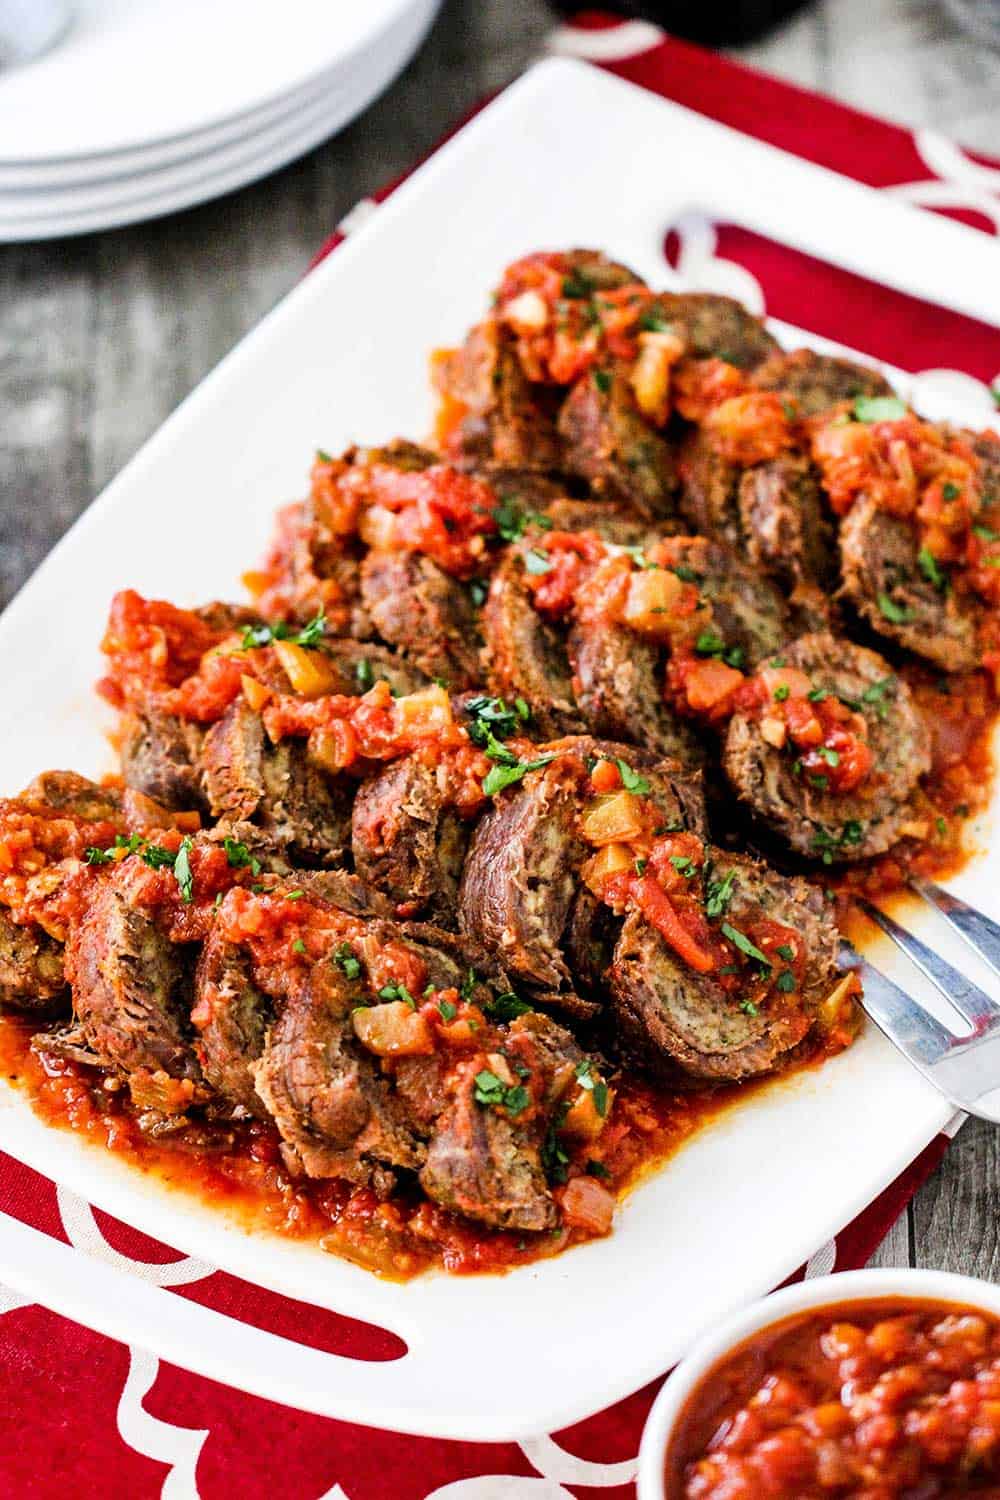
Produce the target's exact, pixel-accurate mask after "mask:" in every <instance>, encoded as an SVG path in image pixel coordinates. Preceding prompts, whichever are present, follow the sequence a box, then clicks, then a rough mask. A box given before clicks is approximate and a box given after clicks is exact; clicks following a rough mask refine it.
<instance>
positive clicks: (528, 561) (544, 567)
mask: <svg viewBox="0 0 1000 1500" xmlns="http://www.w3.org/2000/svg"><path fill="white" fill-rule="evenodd" d="M524 566H525V569H526V570H527V572H529V573H530V574H531V575H532V576H533V577H534V578H539V577H541V575H542V574H543V573H548V572H549V571H550V570H551V569H552V567H553V562H552V559H551V557H550V556H549V554H548V553H547V552H546V551H545V548H544V547H529V548H528V550H527V552H526V553H525V554H524Z"/></svg>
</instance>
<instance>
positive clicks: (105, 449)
mask: <svg viewBox="0 0 1000 1500" xmlns="http://www.w3.org/2000/svg"><path fill="white" fill-rule="evenodd" d="M984 3H985V0H984ZM551 25H552V18H551V14H550V12H549V11H548V10H547V8H546V6H545V4H544V3H543V0H445V4H444V6H443V8H442V11H441V15H440V17H439V19H438V22H437V24H436V26H435V27H434V30H433V32H432V34H431V36H430V38H429V40H428V42H427V45H426V46H425V48H424V49H423V51H422V52H421V54H420V55H419V57H418V58H417V59H416V60H415V61H414V62H413V63H412V64H411V66H410V67H409V68H408V69H407V71H406V73H405V74H404V75H403V77H402V78H401V79H399V80H398V82H397V83H396V84H395V85H394V86H393V88H392V89H390V91H389V92H388V93H387V94H386V95H385V96H384V97H383V98H382V99H380V100H379V101H378V102H377V103H376V104H375V105H374V106H372V108H371V109H369V110H368V111H367V113H366V114H365V115H364V116H363V117H362V118H361V119H360V120H358V121H357V122H356V123H355V124H354V125H353V126H351V127H350V128H349V129H348V130H346V131H344V132H343V134H342V135H340V136H339V137H338V138H337V139H335V140H333V141H330V142H328V143H327V144H326V145H324V146H321V147H320V148H319V149H317V150H315V151H313V152H312V153H311V154H310V155H309V156H307V157H305V158H304V159H303V160H301V161H299V162H297V163H295V164H294V165H292V166H290V167H288V168H286V169H285V170H284V171H282V172H279V173H276V174H275V175H273V176H272V177H269V178H268V179H266V180H265V181H264V182H261V183H258V184H256V185H255V186H252V187H249V188H246V189H244V190H243V191H242V192H239V193H234V194H231V195H229V196H228V197H226V198H223V199H221V200H219V201H218V202H216V203H212V204H208V205H206V206H204V207H201V208H197V209H192V210H189V211H188V212H185V213H182V214H178V215H175V216H173V217H171V218H167V219H161V220H158V221H156V222H154V223H151V224H147V225H142V226H139V227H136V228H132V229H126V230H120V231H116V232H113V233H108V234H99V235H91V236H87V237H85V238H80V239H71V240H64V241H56V242H50V243H45V244H36V245H18V246H0V411H2V414H3V416H2V428H0V484H2V491H0V493H2V500H0V606H2V605H3V604H5V603H6V602H7V600H8V599H9V598H10V597H11V595H12V594H13V593H14V592H15V590H16V589H17V588H18V587H19V585H20V584H21V583H22V582H23V581H24V579H25V578H27V576H28V575H29V574H30V573H31V572H32V570H33V569H34V568H35V567H36V566H37V564H38V563H39V562H40V560H41V559H42V557H44V555H45V553H46V552H47V551H48V550H49V548H50V547H51V546H52V545H53V543H54V542H55V541H56V540H57V539H58V538H59V537H60V536H61V535H62V533H63V532H64V531H65V530H66V528H67V526H69V524H70V523H71V522H72V521H73V520H74V518H75V517H76V516H77V515H78V514H79V513H80V511H81V510H82V509H83V508H84V506H86V505H87V503H88V502H89V501H90V500H91V499H92V498H93V496H94V495H95V494H97V493H98V491H99V490H100V489H101V488H102V486H103V485H104V484H105V483H106V482H107V481H108V480H109V479H110V478H111V477H112V476H113V475H114V474H115V473H117V471H118V470H119V469H120V468H121V467H122V466H123V464H124V463H125V462H126V461H127V460H128V459H129V458H130V457H131V455H132V454H133V453H134V452H135V451H136V449H137V448H138V447H139V446H140V444H141V443H142V442H143V440H144V439H145V438H146V437H148V436H149V434H150V433H151V432H153V431H154V430H155V428H156V427H157V426H158V425H159V424H160V422H161V421H162V420H163V418H164V417H166V416H167V414H168V413H169V412H170V411H171V410H172V409H173V408H174V407H175V406H176V405H177V403H178V402H179V401H180V400H181V398H182V397H183V396H185V395H186V394H187V392H188V391H189V390H191V388H192V387H193V386H194V385H196V384H197V382H198V381H199V380H200V379H201V377H202V376H203V375H204V374H205V373H206V372H207V371H208V370H209V369H211V367H212V366H213V365H214V364H215V363H216V362H217V361H218V360H219V359H220V357H221V356H222V355H223V354H225V353H226V351H227V350H228V349H230V348H231V347H232V345H233V344H235V343H236V342H237V340H238V339H239V338H240V337H241V335H242V334H243V333H244V332H246V330H247V329H249V328H250V327H252V326H253V324H254V323H256V322H257V321H258V319H259V318H260V317H261V316H262V314H263V313H265V312H266V311H267V310H268V309H269V308H270V307H272V306H273V305H274V304H275V302H277V301H278V299H279V298H280V297H281V296H282V294H283V293H284V292H285V291H287V290H288V288H289V287H291V286H292V285H293V284H294V283H295V281H296V280H297V279H298V278H299V277H300V276H302V275H303V274H304V272H305V270H306V268H307V266H308V264H309V261H310V258H311V257H312V255H313V254H314V252H315V250H316V249H317V247H318V246H319V244H320V243H321V242H322V241H323V239H324V238H325V236H326V235H327V234H328V233H329V231H330V230H331V228H332V227H333V226H334V225H336V224H337V223H338V222H339V220H340V219H341V218H342V217H343V216H344V215H345V214H346V213H347V212H348V211H349V209H350V208H351V207H352V206H353V205H354V204H355V203H356V202H357V201H358V200H359V199H361V198H363V197H364V195H365V193H366V192H368V191H369V190H370V189H371V188H373V187H375V186H377V185H378V184H380V183H382V182H384V181H386V180H387V179H388V178H391V177H392V176H394V175H395V174H396V173H398V172H401V171H403V170H404V169H405V168H406V167H407V166H409V165H410V164H411V163H412V162H413V161H414V160H415V159H416V158H417V157H418V156H420V154H421V153H423V152H425V151H426V150H428V149H429V148H430V147H431V146H432V145H433V144H434V142H435V141H436V140H437V139H438V137H439V136H440V135H441V134H442V132H443V131H444V130H445V129H447V127H448V126H449V125H450V124H451V123H453V122H454V120H455V119H456V118H457V117H458V116H460V115H461V114H462V113H463V111H465V110H467V109H468V108H470V107H471V106H472V105H473V104H474V103H475V101H476V100H477V99H480V98H481V97H482V96H483V94H484V93H487V92H488V91H490V90H492V89H495V88H498V87H500V86H502V85H503V84H504V83H505V82H507V81H508V80H509V79H510V78H512V77H513V76H514V75H515V74H517V73H518V72H519V71H520V70H521V69H522V68H523V67H524V66H525V65H526V64H527V63H529V62H530V61H532V60H533V59H534V58H536V57H537V56H539V55H540V54H541V52H542V50H543V47H544V43H545V38H546V35H547V33H548V32H549V30H550V29H551ZM739 55H741V56H743V57H744V58H745V59H746V60H747V61H749V62H752V63H754V64H755V65H757V66H760V67H763V68H765V69H768V70H770V71H772V72H774V73H777V74H780V75H782V76H784V77H788V78H790V79H793V80H795V81H797V82H801V83H803V84H805V85H807V86H809V87H813V88H819V89H822V90H824V91H826V92H828V93H831V94H834V95H836V96H838V97H840V98H843V99H845V100H847V101H849V102H850V103H853V104H857V105H859V106H860V107H862V108H866V109H870V110H873V111H875V112H877V113H882V114H884V115H889V116H891V117H893V118H896V119H898V120H900V121H901V122H902V123H905V124H909V125H918V124H928V125H932V126H934V127H935V128H937V129H940V130H943V131H947V132H950V133H952V134H954V135H956V136H957V137H959V139H962V140H964V141H965V142H966V143H967V144H969V145H972V146H979V147H981V148H982V149H984V150H989V149H992V150H993V151H996V149H997V141H998V140H1000V55H997V54H994V53H991V52H988V51H985V50H984V49H983V48H982V47H981V46H979V45H977V44H976V43H975V42H974V41H972V40H970V39H969V38H967V37H965V36H964V35H963V34H962V33H961V32H960V31H959V30H958V28H957V27H956V26H955V24H954V23H953V22H952V21H951V20H950V19H949V16H948V12H947V11H946V9H945V8H944V7H943V6H942V5H939V4H936V3H931V0H821V3H818V4H816V5H814V6H813V7H812V8H811V9H810V10H808V11H807V12H805V13H804V14H802V15H801V16H799V17H798V18H796V19H795V20H794V21H793V22H792V23H791V24H790V25H788V26H786V27H784V28H783V29H782V30H781V31H779V32H778V33H777V34H776V35H774V36H772V37H770V38H768V39H766V40H765V41H763V42H761V43H758V44H756V45H755V46H752V47H749V48H745V49H743V50H742V52H741V53H740V54H739ZM64 624H65V622H63V621H61V620H60V617H59V611H58V609H57V608H55V609H54V610H53V629H60V628H63V627H64ZM998 1150H1000V1138H998V1136H997V1134H996V1132H995V1131H994V1130H992V1129H990V1128H989V1127H987V1126H985V1125H979V1124H971V1125H968V1126H967V1127H966V1128H965V1129H964V1130H963V1131H962V1133H961V1135H960V1136H959V1138H958V1140H957V1141H956V1143H955V1145H954V1146H953V1148H952V1150H951V1151H950V1152H949V1154H948V1156H947V1158H946V1161H945V1163H944V1165H943V1167H942V1168H941V1170H940V1171H939V1172H938V1173H937V1174H936V1175H935V1177H934V1178H933V1180H932V1181H931V1182H930V1183H928V1185H927V1186H926V1187H925V1188H924V1190H923V1191H922V1192H921V1193H920V1194H919V1195H918V1197H917V1199H916V1200H915V1202H914V1203H913V1205H912V1206H911V1208H910V1210H909V1212H908V1214H907V1215H906V1216H905V1217H904V1218H903V1219H902V1220H901V1221H900V1223H899V1224H897V1225H896V1227H895V1228H894V1230H893V1231H892V1233H891V1234H890V1235H889V1237H888V1239H887V1240H886V1242H885V1244H884V1245H883V1246H882V1248H881V1250H880V1251H879V1253H878V1255H877V1256H876V1258H875V1259H876V1263H879V1264H889V1265H898V1264H907V1263H912V1264H917V1265H927V1266H939V1267H942V1268H944V1269H949V1270H957V1271H964V1272H971V1273H973V1274H975V1275H979V1276H986V1277H989V1278H991V1279H1000V1243H998V1227H997V1226H998V1207H1000V1193H998Z"/></svg>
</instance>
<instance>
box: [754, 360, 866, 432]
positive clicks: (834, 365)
mask: <svg viewBox="0 0 1000 1500" xmlns="http://www.w3.org/2000/svg"><path fill="white" fill-rule="evenodd" d="M753 383H754V385H755V386H756V387H757V389H758V390H762V391H780V392H781V393H782V394H783V395H784V396H786V397H787V398H788V400H789V401H791V402H792V404H793V405H794V407H795V409H796V413H797V414H798V415H799V416H801V417H813V416H815V415H816V414H817V413H818V412H821V411H825V410H826V409H827V407H830V406H836V405H837V403H838V402H839V401H853V400H855V399H856V397H858V396H891V395H892V394H893V389H892V386H891V385H890V384H889V382H888V381H887V380H886V378H885V376H884V375H880V374H879V372H878V370H873V369H872V368H871V366H870V365H858V364H855V363H854V362H853V361H852V360H849V359H838V358H835V357H834V356H833V355H831V354H816V353H814V351H813V350H812V349H793V350H792V352H791V353H790V354H786V353H785V352H784V350H779V351H778V352H776V353H774V354H772V355H770V356H769V358H767V359H766V360H765V361H764V363H763V364H762V365H758V367H757V368H756V370H755V371H754V375H753Z"/></svg>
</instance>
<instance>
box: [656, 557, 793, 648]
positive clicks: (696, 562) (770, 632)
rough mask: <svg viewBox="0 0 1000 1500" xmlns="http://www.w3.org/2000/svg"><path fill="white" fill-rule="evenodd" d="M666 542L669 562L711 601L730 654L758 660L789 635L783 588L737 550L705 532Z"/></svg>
mask: <svg viewBox="0 0 1000 1500" xmlns="http://www.w3.org/2000/svg"><path fill="white" fill-rule="evenodd" d="M664 548H665V550H664V552H663V553H662V556H663V557H664V559H665V560H666V559H669V560H668V561H667V562H666V565H667V566H668V567H672V568H674V569H676V570H679V571H680V575H681V577H683V578H686V579H687V578H690V581H691V582H693V583H695V584H697V587H698V591H699V594H700V596H701V598H702V599H703V600H704V601H705V602H706V603H707V604H709V605H710V606H711V610H712V630H711V634H713V635H714V636H716V637H717V638H718V639H719V640H720V641H721V642H722V643H723V645H724V647H725V650H726V652H727V653H728V659H730V660H735V661H737V662H739V663H740V664H745V663H750V664H751V665H754V664H755V663H757V662H759V661H763V659H764V658H765V657H766V656H770V655H772V654H773V653H774V652H775V651H776V650H777V649H778V648H779V646H781V645H782V644H783V643H784V642H785V641H786V640H787V639H788V636H789V620H788V611H787V608H786V604H785V600H784V598H783V597H782V595H781V593H780V592H779V590H778V589H777V588H776V587H775V586H774V584H773V583H771V582H770V580H769V579H767V578H761V576H760V574H759V573H756V572H755V571H754V570H753V568H749V567H747V565H746V563H745V562H743V560H742V558H741V557H739V556H738V555H737V554H736V553H735V552H733V551H731V550H730V549H729V548H728V547H724V546H722V545H721V544H720V543H718V542H713V541H709V540H708V539H707V538H706V537H703V536H695V537H671V538H670V539H669V540H668V541H667V542H666V543H664ZM734 653H735V655H734Z"/></svg>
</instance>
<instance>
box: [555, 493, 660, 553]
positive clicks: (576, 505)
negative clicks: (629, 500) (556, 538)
mask: <svg viewBox="0 0 1000 1500" xmlns="http://www.w3.org/2000/svg"><path fill="white" fill-rule="evenodd" d="M545 515H546V518H547V519H548V521H549V522H550V523H551V525H552V527H553V528H554V529H555V530H556V531H575V532H580V531H593V532H596V534H597V535H598V536H599V537H600V538H601V541H602V542H610V543H611V545H612V546H613V547H650V546H652V544H653V543H654V542H655V541H658V540H659V538H660V537H661V536H664V535H666V534H667V533H668V532H669V531H670V530H672V529H674V523H673V522H669V521H656V522H653V523H650V522H649V521H644V520H643V519H642V518H641V517H640V516H637V515H636V513H635V511H634V510H632V509H631V507H629V506H625V505H616V504H615V503H614V502H613V501H610V500H570V499H561V500H556V501H554V502H553V503H552V504H551V505H548V506H546V508H545Z"/></svg>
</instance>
